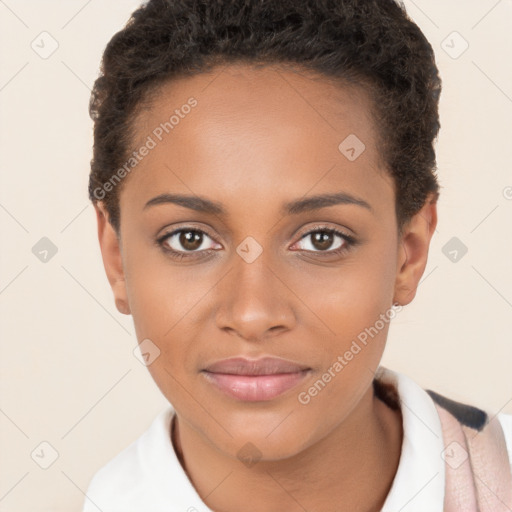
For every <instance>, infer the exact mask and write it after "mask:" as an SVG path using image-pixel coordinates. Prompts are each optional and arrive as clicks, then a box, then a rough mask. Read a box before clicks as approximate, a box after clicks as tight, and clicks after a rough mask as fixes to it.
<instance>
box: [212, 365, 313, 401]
mask: <svg viewBox="0 0 512 512" xmlns="http://www.w3.org/2000/svg"><path fill="white" fill-rule="evenodd" d="M308 373H309V372H308V371H307V370H305V371H301V372H297V373H278V374H275V375H232V374H227V373H212V372H207V371H204V372H203V374H204V375H205V377H206V378H207V379H208V381H209V382H211V383H212V384H214V385H215V386H216V387H217V388H218V389H220V390H221V391H223V392H224V393H226V394H228V395H230V396H232V397H233V398H237V399H239V400H244V401H247V402H257V401H263V400H272V399H273V398H276V397H277V396H279V395H282V394H283V393H285V392H286V391H288V390H289V389H292V388H293V387H295V386H296V385H297V384H299V382H301V381H302V380H303V379H304V378H305V377H306V375H307V374H308Z"/></svg>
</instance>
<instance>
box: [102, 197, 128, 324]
mask: <svg viewBox="0 0 512 512" xmlns="http://www.w3.org/2000/svg"><path fill="white" fill-rule="evenodd" d="M94 209H95V210H96V219H97V221H98V240H99V242H100V248H101V256H102V258H103V266H104V267H105V272H106V274H107V278H108V282H109V283H110V287H111V288H112V291H113V292H114V299H115V303H116V308H117V310H118V311H119V312H120V313H123V314H125V315H129V314H130V307H129V305H128V295H127V293H126V282H125V279H124V270H123V261H122V256H121V247H120V240H119V238H118V236H117V233H116V231H115V230H114V228H113V227H112V225H111V224H110V222H109V220H108V219H109V217H108V212H107V211H106V209H105V206H104V205H103V203H102V202H101V201H100V202H98V203H95V204H94Z"/></svg>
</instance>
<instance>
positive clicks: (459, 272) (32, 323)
mask: <svg viewBox="0 0 512 512" xmlns="http://www.w3.org/2000/svg"><path fill="white" fill-rule="evenodd" d="M138 4H139V2H138V1H136V0H123V1H117V2H114V1H113V0H110V1H106V0H102V1H99V0H89V1H85V0H66V1H56V0H46V1H44V2H41V1H36V0H33V1H28V0H27V1H21V0H18V1H16V0H5V1H0V38H1V41H0V43H1V46H2V49H3V51H2V57H1V58H2V62H1V66H0V102H1V112H0V130H1V148H0V158H1V160H0V162H1V164H0V165H1V170H2V172H1V186H0V225H1V230H2V244H1V247H2V250H1V251H0V263H1V269H0V316H1V326H0V329H1V347H0V349H1V357H0V371H1V405H0V441H1V461H2V463H1V465H0V468H1V470H0V511H1V512H7V511H8V512H28V511H30V512H40V511H52V512H60V511H62V512H64V511H66V512H71V511H79V510H80V509H81V506H82V502H83V500H84V492H85V490H86V488H87V485H88V483H89V480H90V478H91V477H92V475H93V473H94V472H95V471H96V470H97V469H98V468H99V467H100V466H101V465H103V464H104V463H106V462H107V461H108V460H110V459H111V458H112V457H113V456H114V455H115V454H117V453H118V452H119V451H120V450H121V449H122V448H124V447H125V446H127V445H128V444H129V443H130V442H132V441H133V440H134V439H136V438H137V437H138V436H139V435H140V434H141V433H142V432H143V431H144V430H145V429H146V428H147V427H148V426H149V424H150V423H151V421H152V420H153V418H154V417H155V416H156V415H157V414H158V412H159V411H160V410H161V408H162V407H163V406H165V404H166V401H165V399H164V398H163V396H162V395H161V394H160V392H159V390H158V389H157V387H156V385H155V384H154V383H153V381H152V380H151V378H150V376H149V373H148V372H147V370H146V368H145V367H144V366H143V365H142V364H141V363H140V362H139V361H138V360H137V359H136V358H135V357H134V355H133V350H134V348H135V347H136V344H137V341H136V339H135V336H134V330H133V326H132V322H131V317H125V316H123V315H121V314H119V313H118V312H117V311H116V309H115V306H114V303H113V299H112V295H111V291H110V288H109V286H108V282H107V280H106V277H105V276H104V271H103V266H102V263H101V258H100V252H99V248H98V244H97V239H96V226H95V218H94V212H93V208H92V206H91V205H90V204H89V201H88V199H87V176H88V171H89V167H88V166H89V161H90V158H91V146H92V122H91V121H90V119H89V117H88V113H87V107H88V101H89V93H90V87H91V86H92V83H93V80H94V79H95V78H96V76H97V73H98V66H99V62H100V57H101V53H102V51H103V48H104V46H105V44H106V43H107V41H108V40H109V39H110V38H111V36H112V35H113V34H114V33H115V32H116V31H117V30H119V29H120V28H121V27H122V25H123V24H124V23H125V21H126V20H127V19H128V16H129V14H130V13H131V12H132V11H133V10H134V9H135V8H136V6H137V5H138ZM405 5H406V7H407V9H408V12H409V13H410V16H411V17H412V18H413V19H414V20H415V21H416V23H418V24H419V26H420V27H421V29H422V30H423V31H424V33H425V35H426V36H427V38H428V39H429V40H430V41H431V43H432V45H433V47H434V49H435V52H436V55H437V61H438V66H439V68H440V71H441V75H442V79H443V86H444V88H443V93H442V96H441V123H442V128H441V134H440V136H439V140H438V143H437V154H438V165H439V176H440V180H441V184H442V186H443V189H442V195H441V199H440V203H439V225H438V229H437V232H436V233H435V235H434V238H433V242H432V247H431V253H430V259H429V264H428V267H427V269H426V272H425V275H424V278H423V281H422V284H421V285H420V289H419V293H418V295H417V297H416V299H415V300H414V302H413V303H412V304H411V305H410V306H407V307H406V308H405V309H404V310H403V311H402V312H401V313H400V314H399V315H398V317H397V318H396V319H395V320H394V323H393V324H392V327H391V330H390V335H389V345H388V347H387V349H386V353H385V357H384V360H383V364H384V365H386V366H388V367H390V368H393V369H395V370H398V371H401V372H404V373H406V374H408V375H409V376H411V377H412V378H414V379H415V380H416V381H417V382H418V383H419V384H421V385H422V386H424V387H427V388H432V389H435V390H437V391H439V392H441V393H445V394H447V395H449V396H451V397H452V398H454V399H459V400H464V401H467V402H470V403H473V404H475V405H478V406H481V407H485V408H488V409H490V410H492V411H495V412H498V411H503V412H508V413H512V372H511V361H512V343H511V336H510V328H511V326H512V265H511V263H512V229H511V220H512V164H511V162H512V143H511V136H512V122H511V120H512V66H511V65H510V62H511V55H512V34H511V31H510V24H511V22H512V1H510V0H501V1H496V0H472V1H468V0H450V1H446V0H442V1H441V0H436V1H432V0H415V1H414V2H413V1H411V0H409V1H406V2H405ZM42 31H47V32H48V33H49V34H51V37H52V38H53V39H54V40H56V41H57V42H58V45H59V47H58V49H57V50H56V51H55V52H54V53H53V54H52V55H51V56H49V57H48V58H46V59H43V58H41V57H40V56H39V54H38V53H36V52H35V51H34V50H33V49H32V47H31V42H32V41H33V40H35V41H36V43H35V44H40V46H42V43H40V42H39V43H38V41H40V40H41V39H40V37H47V38H48V37H49V36H40V37H39V38H38V36H39V34H40V33H41V32H42ZM453 31H457V32H458V33H459V34H460V36H457V35H450V34H452V32H453ZM461 37H462V38H464V39H465V40H466V41H467V42H468V43H469V48H468V49H467V50H466V51H465V52H464V53H462V54H461V55H460V56H458V58H452V56H450V55H449V54H448V53H447V51H448V52H452V55H453V56H455V54H454V53H453V52H458V51H459V50H460V49H461V48H462V46H461V45H462V44H463V40H462V39H461ZM447 38H448V39H447ZM445 40H446V41H447V42H445V43H443V41H445ZM45 41H46V42H45V48H46V49H47V50H48V49H51V40H50V39H46V40H45ZM452 41H453V42H452ZM446 45H448V46H451V47H452V48H451V49H450V48H448V47H447V46H446ZM444 48H446V50H447V51H445V49H444ZM40 51H42V50H40ZM42 237H47V238H49V239H50V240H51V241H52V242H53V244H55V246H56V247H57V249H58V252H57V253H56V254H55V255H54V256H53V257H52V258H51V259H50V258H49V260H48V261H47V262H46V263H44V262H42V261H40V260H39V259H38V258H37V257H36V256H35V255H34V254H33V252H32V248H33V247H34V245H35V244H36V243H37V242H38V241H39V240H40V239H41V238H42ZM452 237H457V238H458V239H459V240H460V241H461V242H462V243H463V244H465V245H466V246H467V248H468V252H467V254H466V255H464V257H462V258H461V259H460V260H459V261H457V262H453V261H450V259H449V258H448V257H447V256H445V254H444V253H443V251H442V249H443V247H444V246H445V244H447V243H448V242H449V241H450V240H451V239H452ZM42 442H46V443H49V444H50V445H51V446H52V447H53V448H54V449H55V450H56V451H57V452H58V454H59V456H58V458H57V460H56V461H55V462H54V463H53V464H52V465H51V466H50V467H49V468H48V469H46V470H45V469H42V468H41V467H40V465H39V464H41V463H44V462H45V461H46V462H47V463H48V462H49V461H50V458H49V457H51V453H52V452H51V450H52V449H51V448H50V447H48V446H47V445H42V446H41V443H42ZM32 453H34V455H33V458H32V457H31V454H32Z"/></svg>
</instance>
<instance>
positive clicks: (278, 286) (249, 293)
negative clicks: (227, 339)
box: [216, 237, 294, 339]
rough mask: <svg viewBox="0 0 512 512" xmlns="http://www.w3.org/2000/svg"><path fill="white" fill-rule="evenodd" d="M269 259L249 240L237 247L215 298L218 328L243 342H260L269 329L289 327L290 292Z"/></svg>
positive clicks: (290, 318) (290, 323) (258, 245)
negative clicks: (234, 332) (216, 300)
mask: <svg viewBox="0 0 512 512" xmlns="http://www.w3.org/2000/svg"><path fill="white" fill-rule="evenodd" d="M271 256H272V255H271V254H270V253H268V252H267V250H263V247H262V246H261V245H260V244H259V243H258V242H256V240H254V239H251V237H247V239H245V240H244V241H243V242H242V243H240V244H239V246H238V247H237V249H236V254H234V255H233V262H232V267H231V271H230V272H229V273H228V275H227V276H226V278H227V279H226V281H225V282H224V284H223V286H222V288H221V293H220V295H219V304H218V309H217V319H216V320H217V325H218V327H219V328H223V329H229V330H233V331H236V332H237V333H238V334H239V335H240V336H242V337H244V338H247V339H260V338H263V337H264V336H265V335H266V333H267V331H269V330H270V329H274V330H275V329H276V328H277V327H280V328H290V327H291V325H292V322H293V321H294V314H293V310H292V305H291V303H290V301H289V293H290V292H289V290H288V288H287V287H286V286H285V285H284V284H283V283H282V282H281V280H280V279H278V278H277V277H276V275H275V273H276V270H274V269H273V268H272V267H275V265H274V264H273V263H275V261H274V258H272V257H271Z"/></svg>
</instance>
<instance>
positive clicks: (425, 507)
mask: <svg viewBox="0 0 512 512" xmlns="http://www.w3.org/2000/svg"><path fill="white" fill-rule="evenodd" d="M376 376H377V377H378V379H379V380H381V381H383V382H386V383H390V384H393V385H394V386H395V387H396V388H397V391H398V396H399V398H400V407H401V410H402V418H403V429H404V439H403V442H402V452H401V455H400V461H399V463H398V470H397V472H396V475H395V479H394V480H393V484H392V486H391V489H390V491H389V493H388V496H387V498H386V501H385V502H384V506H383V508H382V510H381V512H398V511H400V512H413V511H414V512H442V511H443V501H444V488H445V466H444V460H443V459H442V457H441V453H442V451H443V449H444V443H443V433H442V427H441V421H440V419H439V415H438V414H437V410H436V408H435V405H434V402H433V401H432V399H431V398H430V396H429V394H428V393H427V392H426V391H425V390H424V389H422V388H421V387H420V386H419V385H418V384H416V383H415V382H414V381H413V380H411V379H410V378H409V377H406V376H405V375H402V374H399V373H396V372H394V371H392V370H389V369H387V368H384V367H382V366H381V367H380V368H379V369H378V371H377V374H376Z"/></svg>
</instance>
